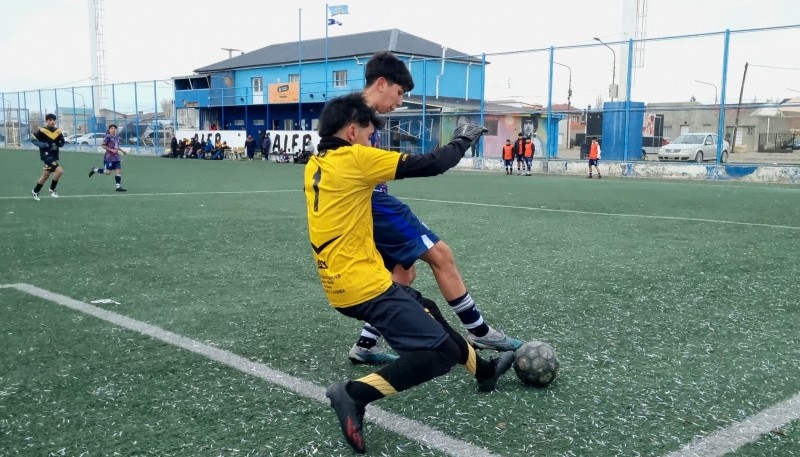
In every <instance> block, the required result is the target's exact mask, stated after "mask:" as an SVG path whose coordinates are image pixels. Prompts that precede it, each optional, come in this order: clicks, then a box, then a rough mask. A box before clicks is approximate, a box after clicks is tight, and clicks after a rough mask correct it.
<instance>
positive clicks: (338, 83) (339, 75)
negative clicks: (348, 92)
mask: <svg viewBox="0 0 800 457" xmlns="http://www.w3.org/2000/svg"><path fill="white" fill-rule="evenodd" d="M345 86H347V70H339V71H334V72H333V87H345Z"/></svg>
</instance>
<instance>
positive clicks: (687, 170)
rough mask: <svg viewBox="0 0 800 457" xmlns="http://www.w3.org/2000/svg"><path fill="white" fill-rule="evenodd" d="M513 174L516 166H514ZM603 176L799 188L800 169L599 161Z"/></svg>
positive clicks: (583, 165)
mask: <svg viewBox="0 0 800 457" xmlns="http://www.w3.org/2000/svg"><path fill="white" fill-rule="evenodd" d="M457 168H461V169H471V170H486V171H497V172H502V171H503V170H504V168H503V161H502V160H500V159H494V158H491V159H480V158H473V157H465V158H463V159H461V163H459V164H458V165H457ZM514 171H515V172H516V163H515V164H514ZM531 171H533V173H543V174H551V175H574V176H583V175H587V174H588V173H589V168H588V164H587V162H586V161H585V160H562V159H556V160H542V159H534V161H533V167H532V170H531ZM600 172H601V173H602V174H603V175H604V176H614V177H630V178H665V179H707V180H729V181H742V182H770V183H783V184H800V165H767V164H747V165H744V164H722V165H717V164H703V163H674V162H604V161H602V160H601V161H600Z"/></svg>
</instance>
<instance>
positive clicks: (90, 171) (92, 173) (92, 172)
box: [89, 168, 94, 178]
mask: <svg viewBox="0 0 800 457" xmlns="http://www.w3.org/2000/svg"><path fill="white" fill-rule="evenodd" d="M92 176H94V168H92V169H91V170H89V177H90V178H91V177H92Z"/></svg>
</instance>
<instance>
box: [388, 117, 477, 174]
mask: <svg viewBox="0 0 800 457" xmlns="http://www.w3.org/2000/svg"><path fill="white" fill-rule="evenodd" d="M485 132H488V130H487V129H486V128H485V127H483V126H480V125H476V124H464V125H461V126H459V127H458V128H456V131H455V132H454V133H453V135H454V137H453V140H452V141H451V142H450V143H448V144H447V145H445V146H443V147H441V148H438V149H436V150H434V151H433V152H431V153H429V154H413V155H411V154H403V155H402V156H401V157H400V160H399V161H398V162H397V171H396V172H395V178H394V179H403V178H419V177H423V176H436V175H440V174H442V173H444V172H445V171H447V170H449V169H451V168H453V167H454V166H456V165H458V162H459V161H461V158H462V157H464V152H466V151H467V149H469V147H470V146H471V145H473V144H474V143H475V142H476V141H478V138H480V137H481V135H483V134H484V133H485Z"/></svg>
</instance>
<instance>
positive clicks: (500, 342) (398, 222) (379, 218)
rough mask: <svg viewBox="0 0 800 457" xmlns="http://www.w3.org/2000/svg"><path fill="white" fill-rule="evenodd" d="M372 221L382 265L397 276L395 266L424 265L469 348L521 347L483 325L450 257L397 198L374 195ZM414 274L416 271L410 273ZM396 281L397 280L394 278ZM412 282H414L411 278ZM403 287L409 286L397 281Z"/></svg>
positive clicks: (448, 249)
mask: <svg viewBox="0 0 800 457" xmlns="http://www.w3.org/2000/svg"><path fill="white" fill-rule="evenodd" d="M372 219H373V225H374V228H375V230H374V235H373V236H374V238H375V245H376V247H377V248H378V252H379V253H380V254H381V257H383V261H384V265H385V266H386V268H388V269H389V270H391V271H392V272H393V273H395V274H396V273H398V270H397V267H398V265H399V266H400V267H402V268H404V269H406V270H411V268H412V267H413V265H414V263H415V262H416V261H417V260H418V259H422V260H424V261H426V262H427V263H428V264H429V265H430V266H431V270H432V271H433V274H434V277H435V279H436V282H437V284H438V285H439V290H440V291H441V293H442V296H443V297H444V298H445V300H447V302H448V304H450V306H451V307H452V308H453V311H454V312H455V313H456V315H457V316H458V318H459V320H461V322H462V324H463V325H464V327H465V328H466V329H467V331H469V333H470V337H475V338H477V339H476V340H474V341H473V340H472V339H470V342H471V343H472V344H476V345H480V346H479V347H482V348H489V347H488V346H489V345H491V348H492V349H497V350H515V349H516V348H518V347H519V346H521V345H522V342H521V341H520V340H517V339H515V338H510V337H507V336H506V335H505V334H503V332H501V331H498V330H495V329H492V328H491V327H489V326H488V325H487V324H486V323H484V321H483V316H482V315H481V313H480V311H479V310H478V308H477V306H476V305H475V301H474V300H473V299H472V296H471V295H470V294H469V292H468V291H467V288H466V286H465V285H464V281H463V280H462V279H461V275H460V274H459V272H458V269H457V268H456V264H455V260H454V259H453V253H452V251H450V248H449V247H448V246H447V245H446V244H444V243H443V242H442V241H441V240H439V237H438V236H437V235H436V233H434V232H433V231H432V230H431V229H430V228H428V226H426V225H425V224H424V223H423V222H422V221H420V220H419V218H417V216H415V215H414V213H413V212H412V211H411V208H409V207H408V205H406V204H405V203H403V202H402V201H400V200H399V199H398V198H396V197H394V196H392V195H389V194H386V193H382V192H373V195H372ZM413 272H414V274H415V272H416V270H413ZM393 279H394V280H395V281H397V279H400V278H397V277H393ZM412 280H413V278H412ZM397 282H399V283H401V284H404V285H411V283H410V282H403V281H402V280H401V281H397Z"/></svg>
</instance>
